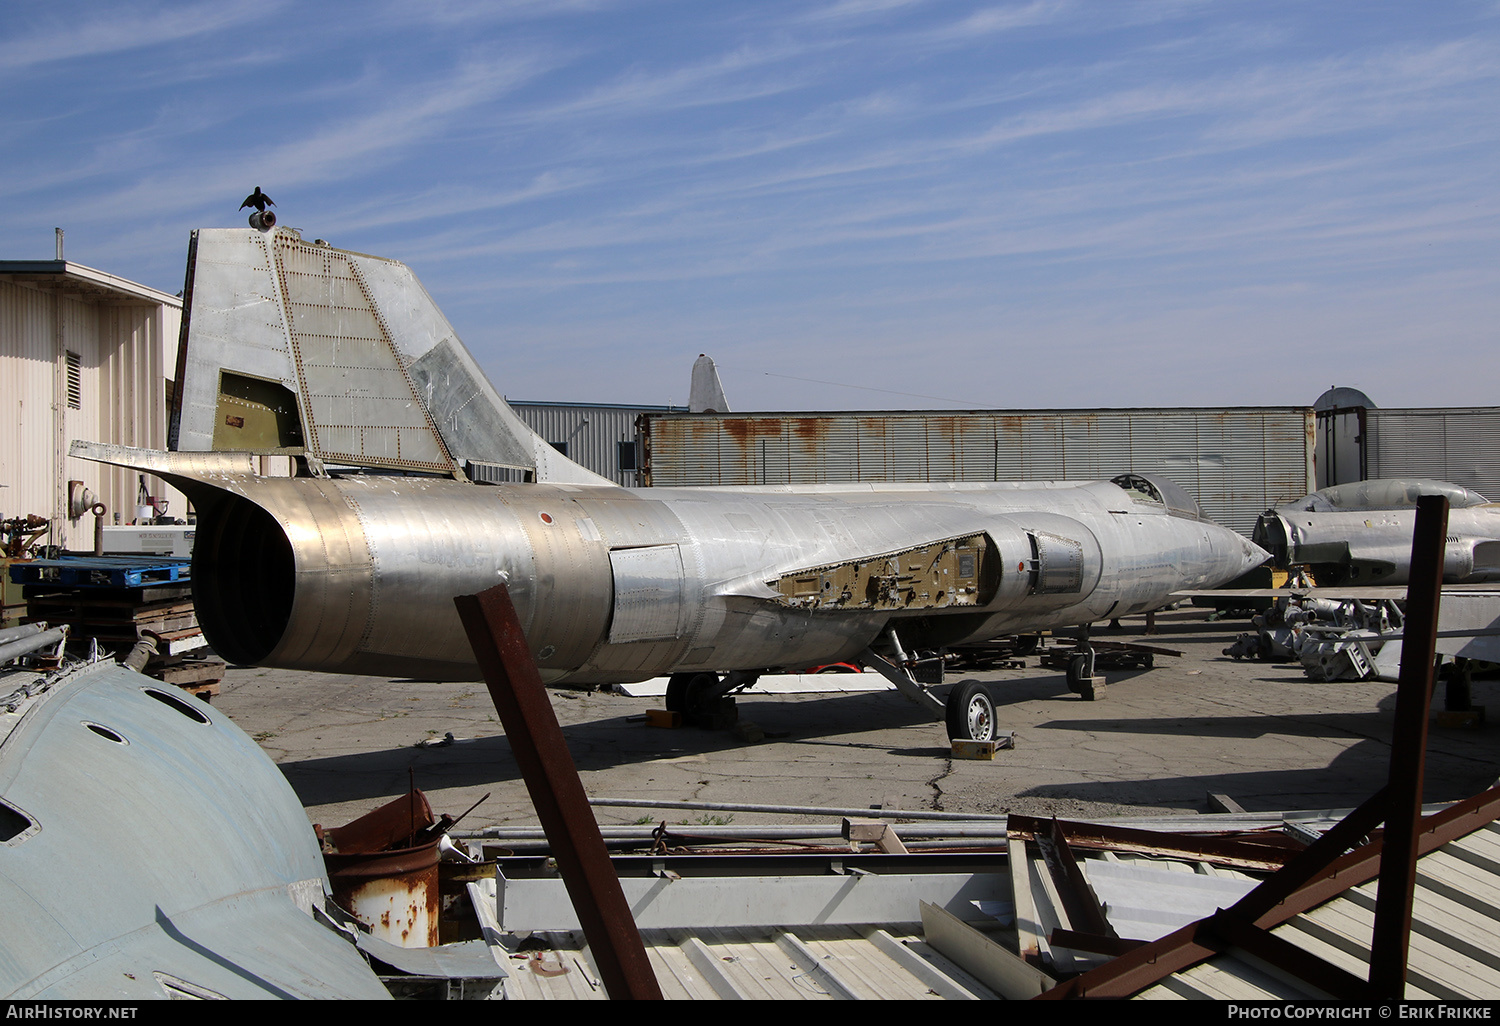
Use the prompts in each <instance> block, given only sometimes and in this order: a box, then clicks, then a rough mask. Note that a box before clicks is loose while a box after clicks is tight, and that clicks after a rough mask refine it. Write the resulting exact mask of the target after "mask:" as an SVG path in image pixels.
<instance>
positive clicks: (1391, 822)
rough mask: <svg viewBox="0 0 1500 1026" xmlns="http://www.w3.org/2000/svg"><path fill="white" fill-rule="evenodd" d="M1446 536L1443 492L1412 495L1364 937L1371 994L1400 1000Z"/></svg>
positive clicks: (1403, 989) (1403, 991)
mask: <svg viewBox="0 0 1500 1026" xmlns="http://www.w3.org/2000/svg"><path fill="white" fill-rule="evenodd" d="M1447 537H1448V499H1447V497H1446V496H1443V495H1424V496H1422V497H1421V498H1419V499H1418V500H1417V523H1416V527H1415V528H1414V530H1413V532H1412V541H1411V576H1410V577H1409V578H1408V581H1409V583H1408V584H1407V586H1406V629H1405V632H1404V633H1403V636H1402V639H1401V642H1402V643H1401V673H1400V675H1399V676H1398V677H1397V678H1396V723H1395V727H1394V729H1393V731H1392V734H1391V768H1390V782H1389V783H1388V784H1386V792H1387V794H1388V799H1389V806H1388V808H1387V810H1386V819H1385V853H1384V855H1383V857H1382V860H1381V867H1380V883H1379V884H1378V885H1377V889H1376V892H1375V933H1374V937H1373V939H1372V940H1371V942H1370V984H1371V986H1373V987H1374V988H1375V989H1376V992H1377V999H1378V1000H1384V1001H1400V1000H1401V999H1402V998H1403V997H1405V996H1406V960H1407V953H1408V948H1409V947H1410V944H1411V903H1412V895H1413V893H1414V892H1415V889H1416V882H1417V830H1418V823H1419V822H1420V821H1421V818H1422V778H1423V775H1424V772H1425V770H1426V766H1427V717H1428V714H1429V712H1430V711H1431V709H1432V681H1433V672H1432V671H1433V660H1434V658H1435V657H1436V654H1437V623H1438V602H1439V599H1440V598H1441V596H1442V591H1443V550H1444V548H1445V546H1446V543H1447Z"/></svg>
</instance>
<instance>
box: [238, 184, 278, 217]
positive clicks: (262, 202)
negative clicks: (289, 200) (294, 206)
mask: <svg viewBox="0 0 1500 1026" xmlns="http://www.w3.org/2000/svg"><path fill="white" fill-rule="evenodd" d="M275 205H276V201H275V200H273V199H272V198H271V197H269V196H267V195H266V194H265V193H263V192H261V191H260V186H258V185H257V186H256V187H255V191H254V192H252V193H251V194H250V195H248V196H246V197H245V202H243V203H241V204H240V209H241V210H244V209H245V208H246V207H254V208H255V209H256V210H259V211H260V212H261V213H262V214H264V213H265V212H266V207H268V206H271V207H274V206H275Z"/></svg>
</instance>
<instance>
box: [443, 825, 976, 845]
mask: <svg viewBox="0 0 1500 1026" xmlns="http://www.w3.org/2000/svg"><path fill="white" fill-rule="evenodd" d="M656 829H657V828H656V827H655V826H654V825H649V824H627V825H624V826H601V827H600V828H599V832H600V833H601V834H602V835H603V836H604V839H605V840H607V841H634V840H639V841H641V842H643V843H644V842H649V841H650V840H651V838H652V835H653V833H654V832H655V830H656ZM899 829H900V832H901V836H902V837H903V838H905V837H930V838H932V837H935V838H943V837H962V838H998V839H1002V840H1003V839H1004V838H1005V836H1006V832H1005V828H1004V827H1003V826H1000V825H993V826H990V825H984V824H977V823H976V824H953V825H951V826H934V825H932V824H926V823H903V824H901V825H900V828H899ZM667 831H668V832H669V833H670V834H671V835H672V836H673V837H678V838H685V839H689V840H704V841H710V840H717V839H722V838H728V839H730V840H751V841H753V840H764V841H824V840H832V839H838V840H840V841H842V840H843V824H841V823H832V824H829V823H814V824H809V825H807V826H802V827H795V826H781V825H773V824H763V825H759V826H757V825H756V824H754V823H727V824H725V825H724V826H705V825H703V824H698V823H693V824H685V823H677V824H673V823H668V824H667ZM448 836H450V837H453V838H455V839H457V840H464V841H532V840H543V839H545V838H546V832H545V831H544V830H543V829H542V828H541V827H539V826H527V827H503V826H502V827H484V828H481V829H477V830H471V831H463V832H457V831H449V834H448Z"/></svg>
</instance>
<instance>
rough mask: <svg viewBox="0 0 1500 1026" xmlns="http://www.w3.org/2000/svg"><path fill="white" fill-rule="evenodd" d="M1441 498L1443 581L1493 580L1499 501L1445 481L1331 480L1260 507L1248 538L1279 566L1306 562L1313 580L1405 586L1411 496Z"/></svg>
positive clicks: (1496, 577) (1497, 566) (1499, 576)
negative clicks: (1444, 513)
mask: <svg viewBox="0 0 1500 1026" xmlns="http://www.w3.org/2000/svg"><path fill="white" fill-rule="evenodd" d="M1423 495H1445V496H1447V498H1448V505H1449V512H1448V538H1447V543H1446V544H1445V545H1444V547H1443V582H1444V583H1445V584H1479V583H1484V582H1489V581H1500V504H1496V503H1493V502H1490V501H1489V500H1488V499H1486V498H1485V497H1484V496H1483V495H1480V494H1479V493H1477V492H1474V491H1471V490H1469V489H1467V488H1464V487H1462V486H1460V485H1456V484H1450V483H1449V482H1447V481H1433V480H1430V479H1426V478H1384V479H1376V480H1371V481H1355V482H1351V483H1348V484H1341V485H1334V486H1332V487H1330V488H1324V489H1322V490H1321V491H1317V492H1313V493H1312V494H1311V495H1306V496H1303V497H1302V498H1301V499H1298V500H1297V501H1296V502H1292V503H1288V504H1287V505H1285V506H1278V507H1276V508H1275V509H1272V510H1267V511H1266V512H1265V513H1262V514H1261V515H1260V517H1259V519H1258V520H1257V521H1256V525H1255V541H1256V542H1257V543H1258V544H1260V545H1262V546H1264V547H1265V548H1266V549H1267V550H1269V551H1270V553H1271V555H1272V558H1273V559H1274V560H1275V562H1276V565H1277V566H1279V567H1282V568H1285V569H1290V568H1292V567H1307V568H1309V569H1310V570H1311V571H1312V574H1313V577H1314V579H1315V580H1316V581H1317V583H1318V584H1319V585H1320V586H1335V587H1342V588H1344V589H1345V590H1346V593H1347V589H1349V588H1350V587H1359V586H1376V587H1379V586H1386V585H1404V584H1406V583H1407V578H1408V577H1409V576H1410V573H1411V538H1412V530H1413V528H1414V526H1415V524H1416V516H1417V499H1418V498H1419V497H1420V496H1423Z"/></svg>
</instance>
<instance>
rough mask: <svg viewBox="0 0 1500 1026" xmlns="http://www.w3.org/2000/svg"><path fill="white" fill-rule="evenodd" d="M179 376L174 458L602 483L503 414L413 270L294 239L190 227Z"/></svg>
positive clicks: (275, 233) (292, 234) (282, 231)
mask: <svg viewBox="0 0 1500 1026" xmlns="http://www.w3.org/2000/svg"><path fill="white" fill-rule="evenodd" d="M176 381H177V388H176V396H175V400H174V405H173V411H172V425H171V436H170V440H169V444H170V446H171V448H173V449H178V450H184V451H191V452H201V451H210V450H230V451H241V452H245V451H248V452H257V453H266V454H290V455H295V456H298V457H301V458H303V459H305V460H306V462H307V464H308V466H309V469H310V470H311V471H312V472H313V473H320V472H321V471H322V467H323V465H324V464H333V465H347V466H359V467H382V468H390V469H396V470H411V471H419V472H429V473H439V474H451V475H452V476H455V477H460V476H463V475H464V474H465V472H466V468H470V469H472V467H474V466H492V467H504V468H509V469H510V470H512V471H516V472H518V473H519V474H521V475H523V476H524V477H525V478H527V479H529V480H536V481H562V482H573V483H591V484H597V483H600V482H604V478H601V477H599V476H597V475H595V474H593V473H591V472H590V471H588V470H586V469H584V468H583V467H580V466H579V465H578V464H576V463H573V462H571V461H570V460H568V459H567V458H566V457H564V456H563V455H562V454H561V453H559V452H558V451H557V450H556V449H554V448H553V447H552V446H551V445H550V444H549V443H548V442H546V441H545V440H543V439H542V438H541V436H539V435H537V434H536V433H535V432H534V431H532V430H531V429H530V428H528V427H527V426H526V425H525V424H524V423H523V422H522V421H521V419H520V418H519V417H517V416H516V414H515V413H514V412H513V411H512V410H511V408H510V407H509V406H508V405H506V403H505V400H504V399H502V398H501V397H500V394H499V393H498V392H496V391H495V389H494V387H493V386H491V385H490V383H489V381H488V380H487V379H486V378H485V376H484V373H483V372H482V371H481V370H480V369H479V366H478V364H476V363H475V362H474V358H473V357H472V356H471V355H470V354H469V351H468V350H467V349H465V348H464V346H463V343H462V342H460V341H459V339H458V336H457V335H456V334H455V333H454V331H453V326H452V325H451V324H449V323H448V320H447V318H445V317H444V316H443V314H442V311H440V310H439V309H438V307H437V304H436V303H434V302H433V301H432V297H431V296H429V295H428V294H427V290H426V289H424V288H423V287H422V283H421V282H419V281H418V280H417V277H416V275H414V274H413V273H412V272H411V269H410V268H408V267H407V266H406V265H405V264H402V263H399V262H397V261H395V260H386V259H383V258H381V257H374V256H366V255H365V254H362V253H351V252H348V251H345V250H339V249H334V248H333V247H331V246H329V245H327V244H326V243H323V242H321V241H319V242H312V243H309V242H305V241H303V239H302V237H301V235H300V234H298V233H297V232H296V231H295V230H293V229H287V228H274V229H271V230H268V231H257V230H254V229H243V228H239V229H235V228H204V229H199V230H197V231H195V232H193V235H192V242H191V244H190V246H189V250H188V268H187V284H186V288H185V291H184V293H183V320H182V340H181V344H180V346H179V350H178V362H177V376H176ZM605 483H607V482H605Z"/></svg>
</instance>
